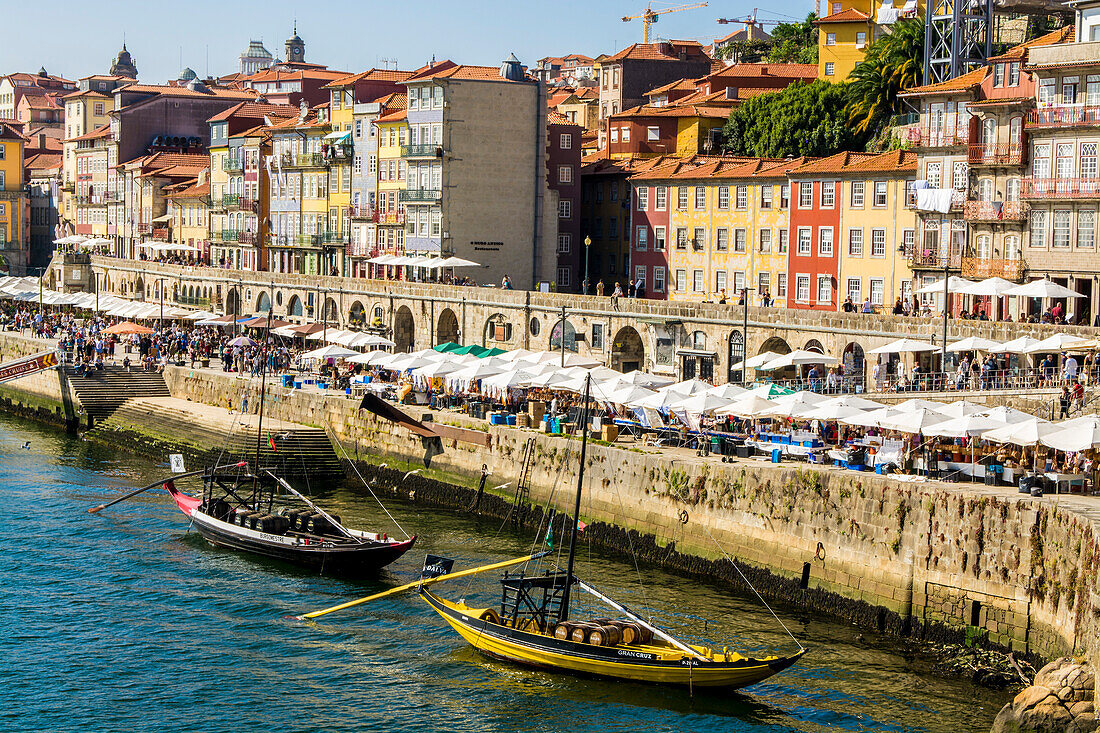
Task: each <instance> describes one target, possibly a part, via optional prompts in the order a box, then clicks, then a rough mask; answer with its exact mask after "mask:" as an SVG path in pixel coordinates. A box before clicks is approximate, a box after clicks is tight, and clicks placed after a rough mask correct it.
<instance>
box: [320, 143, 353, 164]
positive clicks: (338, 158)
mask: <svg viewBox="0 0 1100 733" xmlns="http://www.w3.org/2000/svg"><path fill="white" fill-rule="evenodd" d="M321 155H322V156H324V159H325V161H327V162H329V163H344V162H347V161H349V160H351V159H352V158H353V157H355V148H354V147H353V146H352V145H350V144H346V143H340V144H337V145H331V146H328V147H326V148H325V151H324V152H323V153H322V154H321Z"/></svg>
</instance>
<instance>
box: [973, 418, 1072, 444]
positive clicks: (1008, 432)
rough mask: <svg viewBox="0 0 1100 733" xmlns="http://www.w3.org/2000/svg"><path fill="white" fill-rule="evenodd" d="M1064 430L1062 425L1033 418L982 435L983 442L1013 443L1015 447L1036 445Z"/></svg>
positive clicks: (1003, 425)
mask: <svg viewBox="0 0 1100 733" xmlns="http://www.w3.org/2000/svg"><path fill="white" fill-rule="evenodd" d="M1059 430H1064V428H1063V427H1062V426H1061V425H1057V424H1055V423H1052V422H1050V421H1049V420H1043V419H1042V418H1038V417H1032V418H1030V419H1028V420H1024V421H1023V422H1015V423H1008V424H1007V425H1006V424H1002V425H1001V426H1000V427H997V428H993V429H992V430H987V431H985V432H984V433H982V440H988V441H991V442H993V443H1012V444H1013V445H1035V444H1036V443H1038V442H1039V441H1040V440H1042V439H1043V438H1044V437H1046V436H1048V435H1051V434H1052V433H1056V432H1058V431H1059Z"/></svg>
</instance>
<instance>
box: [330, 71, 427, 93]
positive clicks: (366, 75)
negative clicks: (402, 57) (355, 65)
mask: <svg viewBox="0 0 1100 733" xmlns="http://www.w3.org/2000/svg"><path fill="white" fill-rule="evenodd" d="M412 75H413V72H411V71H399V70H398V69H368V70H367V71H362V72H360V73H358V74H348V75H347V76H342V77H340V78H339V79H334V80H332V81H330V82H329V83H328V84H325V88H326V89H331V88H333V87H346V86H349V85H351V84H355V83H357V82H360V81H363V80H366V81H405V80H406V79H408V78H409V77H410V76H412Z"/></svg>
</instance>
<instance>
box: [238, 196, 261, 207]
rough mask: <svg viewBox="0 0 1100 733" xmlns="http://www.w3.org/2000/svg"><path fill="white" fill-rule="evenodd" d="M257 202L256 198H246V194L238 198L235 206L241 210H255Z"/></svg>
mask: <svg viewBox="0 0 1100 733" xmlns="http://www.w3.org/2000/svg"><path fill="white" fill-rule="evenodd" d="M256 203H257V202H256V199H246V198H245V197H244V196H241V197H240V198H238V199H237V202H236V204H234V206H235V207H236V208H237V209H238V210H240V211H255V210H256Z"/></svg>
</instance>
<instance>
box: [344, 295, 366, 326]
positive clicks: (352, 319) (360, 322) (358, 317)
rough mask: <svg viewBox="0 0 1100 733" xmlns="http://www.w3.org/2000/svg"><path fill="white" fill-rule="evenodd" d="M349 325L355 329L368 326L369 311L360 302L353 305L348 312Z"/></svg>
mask: <svg viewBox="0 0 1100 733" xmlns="http://www.w3.org/2000/svg"><path fill="white" fill-rule="evenodd" d="M348 325H349V326H354V327H355V328H362V327H363V326H365V325H367V309H366V308H364V307H363V304H362V303H360V302H359V301H358V300H357V301H355V302H354V303H352V304H351V308H350V309H349V310H348Z"/></svg>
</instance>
